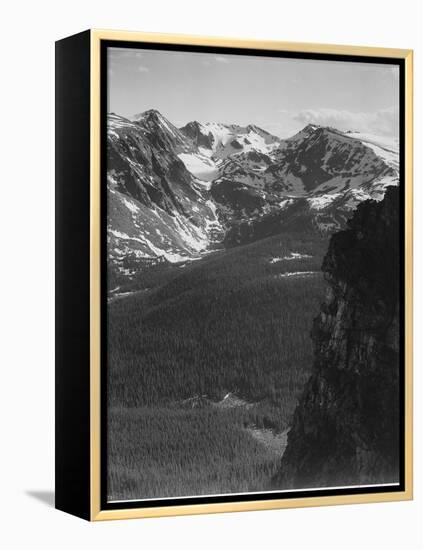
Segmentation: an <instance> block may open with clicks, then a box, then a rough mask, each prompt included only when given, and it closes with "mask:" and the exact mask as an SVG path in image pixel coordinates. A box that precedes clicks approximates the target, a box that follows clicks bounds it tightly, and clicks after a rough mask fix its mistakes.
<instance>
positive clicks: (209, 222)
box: [107, 109, 398, 277]
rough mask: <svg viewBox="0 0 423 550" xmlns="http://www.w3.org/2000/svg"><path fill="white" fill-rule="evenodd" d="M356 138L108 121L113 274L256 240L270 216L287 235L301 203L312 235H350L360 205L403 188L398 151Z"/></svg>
mask: <svg viewBox="0 0 423 550" xmlns="http://www.w3.org/2000/svg"><path fill="white" fill-rule="evenodd" d="M353 134H354V135H350V134H349V133H348V132H341V131H339V130H336V129H333V128H329V127H323V126H318V125H315V124H308V125H306V126H305V127H304V128H303V129H302V130H301V131H300V132H297V134H295V135H294V136H292V137H291V138H287V139H281V138H278V137H277V136H273V135H272V134H270V133H269V132H267V131H266V130H263V129H262V128H259V127H258V126H257V125H254V124H249V125H246V126H240V125H236V124H221V123H200V122H198V121H191V122H189V123H187V124H186V125H185V126H183V127H181V128H177V127H176V126H175V125H173V124H172V123H171V122H170V121H169V120H168V119H167V118H166V117H164V116H163V115H162V114H161V113H160V112H159V111H158V110H157V109H149V110H147V111H143V112H142V113H139V114H137V115H134V116H133V117H130V118H125V117H121V116H119V115H116V114H114V113H110V114H109V115H108V131H107V137H108V159H107V173H108V189H109V216H108V228H109V229H108V237H109V249H110V250H111V258H110V265H111V269H112V271H114V272H115V273H116V275H118V274H119V273H120V274H121V275H122V276H126V277H128V276H129V277H131V276H132V275H133V273H135V272H136V271H137V270H139V269H144V268H145V267H146V266H150V265H151V264H155V263H157V262H159V263H160V262H170V263H178V262H184V261H187V260H195V259H198V258H201V256H202V254H205V253H208V252H209V251H210V250H213V249H214V248H216V246H226V245H227V244H228V243H231V246H233V245H235V246H238V245H241V244H243V242H244V241H243V238H244V237H245V238H246V239H247V241H245V242H250V240H251V239H252V238H260V235H261V233H262V232H261V230H259V229H258V228H259V226H263V223H264V221H265V219H266V217H269V216H273V219H274V220H277V218H278V217H279V218H280V220H281V223H273V222H272V223H271V224H270V225H269V224H267V225H266V227H267V230H266V234H267V232H268V231H269V227H272V228H273V231H276V232H277V231H281V230H283V228H284V227H285V228H286V227H287V225H286V223H285V222H284V220H283V218H284V216H285V215H288V214H289V212H290V210H291V209H292V208H293V207H294V205H293V203H295V202H298V201H300V199H301V203H299V205H298V206H300V204H301V208H300V210H298V207H296V212H297V213H296V215H295V216H296V219H297V222H296V224H297V225H298V223H300V222H299V219H298V212H299V211H301V216H302V219H303V221H304V227H307V228H308V230H309V228H310V227H312V230H315V231H318V232H321V233H323V234H325V233H329V234H330V233H332V232H334V231H336V230H339V229H342V228H343V227H344V225H345V223H346V221H347V219H348V218H349V216H350V215H351V213H352V212H353V211H354V209H355V208H356V206H357V204H359V203H360V202H362V201H363V200H367V199H370V198H373V199H376V200H381V198H383V195H384V193H385V189H386V188H387V187H389V186H390V185H396V184H397V183H398V162H397V160H396V157H395V151H392V150H387V149H386V148H385V149H384V148H383V147H379V145H377V144H376V142H375V140H373V141H372V142H370V141H371V140H370V141H369V139H370V138H368V137H367V141H365V140H364V141H363V140H359V139H358V137H357V132H354V133H353ZM256 226H257V230H256V229H255V227H256ZM228 235H232V237H230V238H228ZM236 235H238V236H236ZM254 236H255V237H254ZM137 266H138V267H137Z"/></svg>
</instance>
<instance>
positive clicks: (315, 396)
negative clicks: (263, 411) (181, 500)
mask: <svg viewBox="0 0 423 550" xmlns="http://www.w3.org/2000/svg"><path fill="white" fill-rule="evenodd" d="M399 211H400V208H399V191H398V188H393V187H391V188H389V189H388V191H387V193H386V195H385V198H384V200H383V201H381V202H379V203H377V202H375V201H367V202H365V203H363V204H361V205H360V206H359V207H358V209H357V211H356V212H355V214H354V216H353V217H352V219H351V220H350V222H349V224H348V228H347V229H346V230H345V231H341V232H339V233H337V234H335V235H333V236H332V239H331V242H330V245H329V249H328V252H327V254H326V257H325V259H324V262H323V267H322V269H323V271H324V273H325V277H326V279H327V281H328V286H329V291H328V297H327V300H326V302H325V304H324V305H322V308H321V312H320V314H319V316H318V317H317V318H316V319H315V321H314V326H313V331H312V338H313V342H314V353H315V360H314V366H313V372H312V375H311V378H310V379H309V381H308V383H307V384H306V386H305V388H304V392H303V394H302V397H301V398H300V401H299V404H298V406H297V409H296V411H295V414H294V419H293V425H292V429H291V430H290V432H289V436H288V446H287V449H286V451H285V454H284V456H283V458H282V462H281V467H280V472H279V474H278V476H277V478H276V482H277V484H278V486H279V487H281V488H307V487H327V486H344V485H357V484H370V483H389V482H395V481H398V476H399V452H398V449H399V398H400V395H399V361H400V358H399V288H400V286H399V285H400V281H399V277H400V257H399V230H398V228H399V227H400V217H399Z"/></svg>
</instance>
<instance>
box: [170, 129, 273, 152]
mask: <svg viewBox="0 0 423 550" xmlns="http://www.w3.org/2000/svg"><path fill="white" fill-rule="evenodd" d="M180 130H181V132H182V133H183V134H185V135H186V136H187V137H188V138H190V139H191V140H192V142H193V143H194V144H195V145H196V146H197V147H198V148H199V150H200V152H201V153H202V154H204V155H206V156H213V158H214V159H216V160H217V159H224V158H227V157H228V156H229V155H233V154H235V153H240V152H246V151H252V150H258V151H262V152H267V151H271V150H273V149H275V148H276V147H278V145H279V143H280V141H281V140H280V138H278V137H276V136H273V135H272V134H269V132H266V130H263V129H262V128H259V127H258V126H255V125H254V124H249V125H248V126H245V127H244V126H238V125H237V124H221V123H216V122H207V123H200V122H197V121H193V122H189V123H188V124H187V125H186V126H183V127H182V128H181V129H180Z"/></svg>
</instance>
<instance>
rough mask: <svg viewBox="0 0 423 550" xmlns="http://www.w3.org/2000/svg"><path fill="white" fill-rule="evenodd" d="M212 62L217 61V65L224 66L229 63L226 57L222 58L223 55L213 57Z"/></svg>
mask: <svg viewBox="0 0 423 550" xmlns="http://www.w3.org/2000/svg"><path fill="white" fill-rule="evenodd" d="M214 60H215V61H217V62H218V63H225V64H228V63H230V61H229V59H228V58H227V57H224V56H223V55H215V56H214Z"/></svg>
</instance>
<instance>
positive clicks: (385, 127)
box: [293, 107, 399, 136]
mask: <svg viewBox="0 0 423 550" xmlns="http://www.w3.org/2000/svg"><path fill="white" fill-rule="evenodd" d="M293 119H294V120H296V121H297V122H301V123H302V124H309V123H314V124H319V125H321V126H333V127H334V128H338V129H339V130H356V131H360V132H371V133H374V134H381V135H389V136H396V135H398V131H399V113H398V109H396V108H394V107H391V108H390V109H381V110H379V111H374V112H371V113H363V112H358V113H354V112H351V111H343V110H337V109H324V108H322V109H304V110H302V111H300V112H299V113H297V114H295V115H294V116H293Z"/></svg>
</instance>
